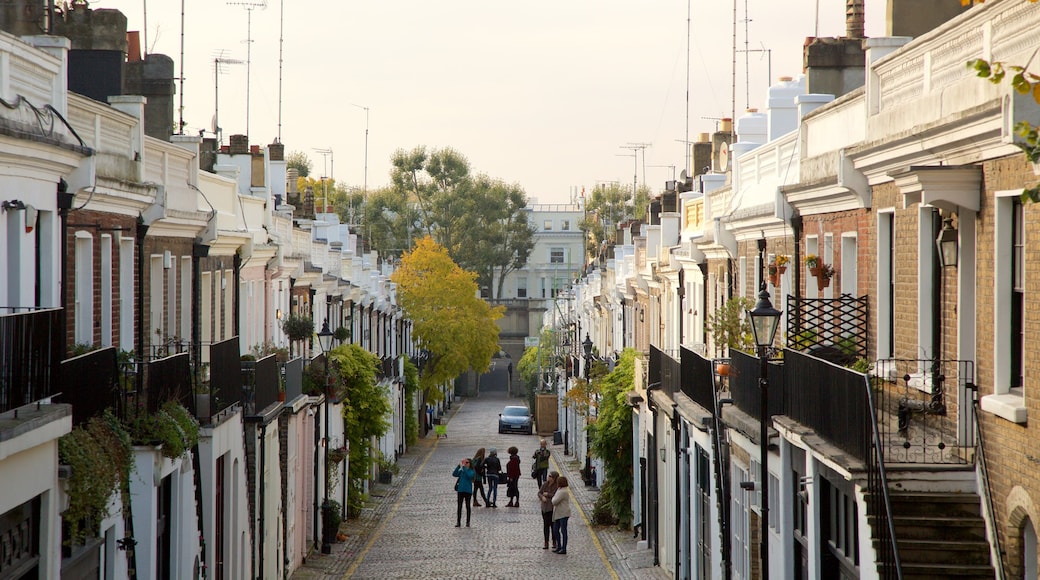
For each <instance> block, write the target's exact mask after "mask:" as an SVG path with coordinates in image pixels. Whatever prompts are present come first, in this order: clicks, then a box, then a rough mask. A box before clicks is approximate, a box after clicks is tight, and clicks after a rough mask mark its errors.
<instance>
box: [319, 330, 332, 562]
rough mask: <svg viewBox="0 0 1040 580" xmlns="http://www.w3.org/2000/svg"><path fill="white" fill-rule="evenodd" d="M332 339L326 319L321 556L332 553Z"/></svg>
mask: <svg viewBox="0 0 1040 580" xmlns="http://www.w3.org/2000/svg"><path fill="white" fill-rule="evenodd" d="M333 338H335V335H334V334H332V331H330V330H329V320H328V319H327V318H326V319H325V322H323V323H322V325H321V332H319V333H318V344H320V345H321V352H322V354H323V355H324V356H325V389H324V391H325V484H324V489H325V501H324V503H322V505H321V515H322V526H321V527H322V532H323V533H322V541H321V553H322V554H329V553H331V552H332V543H331V542H330V541H329V534H328V533H327V532H326V531H325V520H324V518H327V517H329V516H328V514H329V351H330V350H332V339H333Z"/></svg>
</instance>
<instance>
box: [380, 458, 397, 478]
mask: <svg viewBox="0 0 1040 580" xmlns="http://www.w3.org/2000/svg"><path fill="white" fill-rule="evenodd" d="M378 463H379V483H391V482H392V481H393V480H394V476H395V475H397V472H398V468H397V463H395V462H393V461H391V460H390V458H389V457H387V455H386V454H385V453H380V454H379V462H378Z"/></svg>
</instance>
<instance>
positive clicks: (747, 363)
mask: <svg viewBox="0 0 1040 580" xmlns="http://www.w3.org/2000/svg"><path fill="white" fill-rule="evenodd" d="M729 353H730V371H729V393H730V398H731V399H733V404H734V405H736V406H737V408H738V409H740V410H741V411H743V412H745V413H747V414H748V415H751V416H752V417H759V416H760V415H761V410H762V397H761V390H760V388H761V387H760V383H759V378H760V376H761V374H762V371H761V365H760V363H759V359H758V357H754V356H751V355H750V354H747V353H745V352H742V351H739V350H735V349H730V351H729ZM768 379H769V385H768V388H769V414H768V416H770V417H771V416H773V415H780V414H782V413H783V401H784V398H785V396H786V395H785V389H784V385H785V383H786V381H785V379H784V373H783V366H782V365H781V364H780V363H779V362H770V363H769V374H768Z"/></svg>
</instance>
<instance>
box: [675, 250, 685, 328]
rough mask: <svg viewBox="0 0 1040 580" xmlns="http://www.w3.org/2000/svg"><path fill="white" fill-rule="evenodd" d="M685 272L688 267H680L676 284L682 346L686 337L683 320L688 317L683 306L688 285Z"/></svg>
mask: <svg viewBox="0 0 1040 580" xmlns="http://www.w3.org/2000/svg"><path fill="white" fill-rule="evenodd" d="M685 274H686V269H685V268H680V269H679V285H678V286H676V288H675V297H676V299H677V300H676V301H677V302H678V303H679V346H680V347H681V346H682V344H683V338H684V336H683V321H684V320H685V319H686V309H685V308H683V298H684V297H685V296H684V294H685V293H686V286H685V282H686V276H685Z"/></svg>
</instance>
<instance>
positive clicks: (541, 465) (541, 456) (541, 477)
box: [531, 439, 552, 487]
mask: <svg viewBox="0 0 1040 580" xmlns="http://www.w3.org/2000/svg"><path fill="white" fill-rule="evenodd" d="M548 444H549V442H548V441H546V440H545V439H542V440H541V442H540V444H539V446H538V449H537V450H536V451H535V452H534V455H532V456H531V459H533V460H534V468H535V472H534V473H535V475H536V476H537V477H536V479H537V480H538V487H541V486H543V485H545V477H546V474H548V473H549V457H551V456H552V453H551V452H550V451H549V448H548V447H546V445H548Z"/></svg>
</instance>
